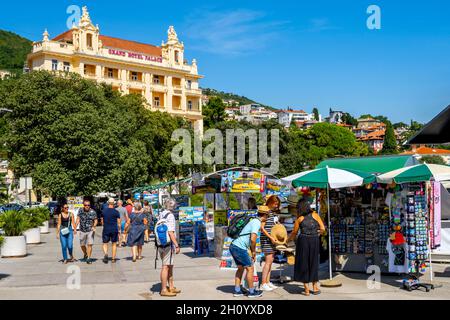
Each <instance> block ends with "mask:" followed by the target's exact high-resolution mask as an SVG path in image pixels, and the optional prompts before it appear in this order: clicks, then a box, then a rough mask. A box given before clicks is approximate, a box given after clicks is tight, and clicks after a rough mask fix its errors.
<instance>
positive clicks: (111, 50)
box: [27, 7, 203, 132]
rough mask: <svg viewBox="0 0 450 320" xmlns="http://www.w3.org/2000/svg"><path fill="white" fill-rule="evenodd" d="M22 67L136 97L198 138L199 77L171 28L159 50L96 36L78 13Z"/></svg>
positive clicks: (45, 38) (46, 37)
mask: <svg viewBox="0 0 450 320" xmlns="http://www.w3.org/2000/svg"><path fill="white" fill-rule="evenodd" d="M27 61H28V67H29V68H30V69H31V70H32V71H33V70H47V71H54V72H58V73H61V74H63V73H68V72H74V73H78V74H80V75H81V76H83V77H84V78H87V79H92V80H94V81H97V82H100V83H107V84H110V85H111V86H112V87H113V89H114V90H117V91H120V92H122V93H124V94H131V93H134V94H140V95H142V96H144V97H145V98H146V101H147V107H148V108H149V109H151V110H158V111H162V112H168V113H170V114H172V115H174V116H179V117H183V118H185V119H186V120H189V121H191V122H192V124H193V127H194V130H195V131H196V132H203V116H202V90H201V89H200V87H199V80H200V79H201V78H202V76H201V75H199V74H198V70H197V61H196V60H195V59H194V60H193V61H192V63H191V64H189V63H188V62H187V60H185V53H184V44H183V43H182V42H180V41H179V39H178V36H177V33H176V32H175V29H174V28H173V27H172V26H170V27H169V30H168V39H167V42H162V44H161V46H154V45H150V44H143V43H139V42H135V41H130V40H124V39H118V38H113V37H109V36H105V35H101V34H100V29H99V27H98V25H97V26H95V25H94V24H93V23H92V21H91V18H90V16H89V13H88V10H87V8H86V7H83V15H82V17H81V19H80V22H79V24H78V25H75V24H74V25H73V26H72V29H70V30H68V31H66V32H64V33H62V34H60V35H58V36H57V37H55V38H53V39H52V40H50V37H49V34H48V32H47V31H45V32H44V34H43V39H42V41H39V42H34V43H33V49H32V52H31V53H30V54H29V55H28V59H27Z"/></svg>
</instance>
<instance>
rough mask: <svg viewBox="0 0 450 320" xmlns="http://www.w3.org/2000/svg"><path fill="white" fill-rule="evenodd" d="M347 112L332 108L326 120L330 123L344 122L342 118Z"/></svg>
mask: <svg viewBox="0 0 450 320" xmlns="http://www.w3.org/2000/svg"><path fill="white" fill-rule="evenodd" d="M344 115H345V112H344V111H337V110H333V109H330V114H329V116H328V117H327V118H326V121H327V122H329V123H334V124H337V123H342V122H343V121H342V118H343V117H344Z"/></svg>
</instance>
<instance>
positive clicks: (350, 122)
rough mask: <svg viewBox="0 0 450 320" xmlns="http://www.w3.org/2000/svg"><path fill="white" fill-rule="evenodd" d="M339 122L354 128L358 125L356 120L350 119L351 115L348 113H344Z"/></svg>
mask: <svg viewBox="0 0 450 320" xmlns="http://www.w3.org/2000/svg"><path fill="white" fill-rule="evenodd" d="M341 120H342V122H344V123H345V124H347V125H351V126H353V127H356V126H357V125H358V120H356V118H354V117H352V115H351V114H350V113H344V115H343V116H342V119H341Z"/></svg>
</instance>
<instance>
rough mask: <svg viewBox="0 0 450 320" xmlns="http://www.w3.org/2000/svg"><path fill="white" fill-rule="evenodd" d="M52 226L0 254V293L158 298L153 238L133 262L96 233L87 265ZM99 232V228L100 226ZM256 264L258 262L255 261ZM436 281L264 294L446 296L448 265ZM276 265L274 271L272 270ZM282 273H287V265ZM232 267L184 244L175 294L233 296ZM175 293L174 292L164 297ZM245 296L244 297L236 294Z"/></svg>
mask: <svg viewBox="0 0 450 320" xmlns="http://www.w3.org/2000/svg"><path fill="white" fill-rule="evenodd" d="M54 232H55V229H51V233H50V234H48V235H42V244H39V245H30V246H28V252H29V255H28V256H27V257H26V258H20V259H0V299H44V300H49V299H50V300H51V299H61V298H64V299H101V300H103V299H106V300H113V299H117V300H123V299H141V300H142V299H144V300H156V299H163V298H162V297H160V296H159V290H160V285H159V268H160V266H161V262H160V261H159V263H158V269H155V248H154V244H153V243H151V244H147V245H146V246H145V247H144V252H143V256H144V260H142V261H138V262H136V263H133V262H132V261H131V252H130V249H129V248H119V249H118V258H119V259H120V260H118V261H117V263H116V264H114V265H113V264H111V263H109V264H107V265H106V264H104V263H103V262H102V260H101V259H102V257H103V252H102V248H101V239H100V236H98V235H97V236H96V243H95V246H94V253H93V257H94V258H96V259H98V260H97V261H95V262H94V263H93V264H92V265H87V264H86V263H83V262H80V261H78V262H75V263H73V264H68V265H63V264H62V263H61V262H59V260H60V259H61V252H60V251H61V250H60V245H59V241H58V240H57V239H56V237H55V233H54ZM98 232H101V228H99V230H98ZM74 245H75V257H76V258H81V257H82V254H81V250H80V248H79V245H78V237H75V241H74ZM72 266H79V268H80V269H79V270H80V271H81V273H80V274H81V288H80V289H79V290H77V289H72V290H71V289H69V288H68V287H67V285H66V283H67V280H68V278H69V277H70V276H71V274H70V273H67V271H68V268H70V267H72ZM258 268H259V270H261V268H260V267H259V266H258ZM434 271H435V282H436V283H437V284H441V285H442V287H440V288H437V289H436V290H434V291H433V292H430V293H425V292H418V291H415V292H406V291H404V290H401V289H400V288H399V287H400V284H399V282H398V279H399V277H391V276H389V277H388V276H383V277H382V283H381V287H380V289H368V288H367V285H366V279H367V277H366V276H365V275H361V274H345V275H338V278H339V280H340V281H341V282H342V283H343V286H342V287H341V288H334V289H332V288H322V294H321V295H320V296H310V297H305V296H303V295H301V294H300V292H301V289H300V285H299V284H297V283H288V284H284V285H283V286H282V287H281V288H280V289H278V290H276V291H273V292H269V293H265V294H264V297H263V299H298V300H304V299H309V300H320V299H405V300H406V299H450V265H443V264H435V265H434ZM276 274H278V271H275V275H276ZM283 274H285V275H291V274H292V270H291V269H288V270H284V271H283ZM326 275H327V270H322V271H321V277H323V278H326ZM233 276H234V272H233V271H225V270H220V269H219V261H218V260H217V259H215V258H210V257H196V256H194V255H193V252H192V250H191V249H183V250H182V253H181V254H180V255H178V256H177V257H176V267H175V280H176V286H177V288H179V289H181V290H182V291H183V292H182V294H180V295H179V296H177V297H176V298H175V299H188V300H191V299H195V300H197V299H198V300H204V299H225V300H231V299H236V298H233V297H232V294H231V293H232V291H233ZM164 299H174V298H164ZM239 299H243V300H246V299H247V298H245V297H244V298H239Z"/></svg>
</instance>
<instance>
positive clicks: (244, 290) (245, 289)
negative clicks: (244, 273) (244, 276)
mask: <svg viewBox="0 0 450 320" xmlns="http://www.w3.org/2000/svg"><path fill="white" fill-rule="evenodd" d="M241 291H242V293H243V294H244V295H248V294H249V292H250V291H249V290H248V289H247V288H246V287H244V286H241Z"/></svg>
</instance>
